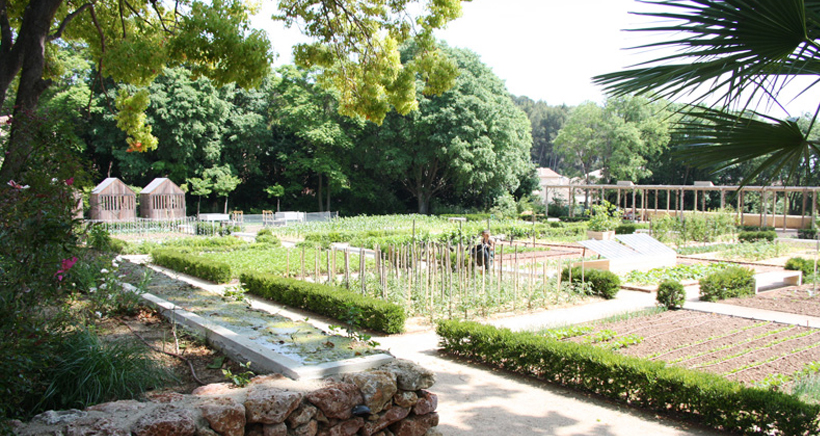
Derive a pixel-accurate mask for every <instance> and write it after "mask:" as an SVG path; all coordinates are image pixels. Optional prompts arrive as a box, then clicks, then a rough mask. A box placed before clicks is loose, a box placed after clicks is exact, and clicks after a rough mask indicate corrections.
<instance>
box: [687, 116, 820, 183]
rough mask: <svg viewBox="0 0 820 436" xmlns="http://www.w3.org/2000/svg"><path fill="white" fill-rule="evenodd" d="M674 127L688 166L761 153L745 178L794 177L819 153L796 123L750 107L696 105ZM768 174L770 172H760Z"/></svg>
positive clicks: (718, 164)
mask: <svg viewBox="0 0 820 436" xmlns="http://www.w3.org/2000/svg"><path fill="white" fill-rule="evenodd" d="M686 115H687V116H686V117H685V118H684V120H683V121H682V122H680V123H679V124H678V126H677V127H676V128H675V129H674V135H673V137H675V138H676V139H675V143H676V144H675V145H677V146H678V147H679V148H678V151H677V152H676V156H677V157H679V158H681V159H682V160H683V161H684V162H686V163H688V164H689V165H692V166H695V167H699V168H711V169H713V170H714V171H719V170H722V169H726V168H728V167H730V166H733V165H737V164H740V163H744V162H750V161H754V160H756V159H760V158H763V160H762V162H761V163H760V164H758V165H757V167H756V168H755V169H754V170H753V171H752V173H751V174H749V175H748V176H747V177H746V183H748V182H750V181H752V180H755V179H756V178H759V177H761V176H763V174H764V172H766V173H768V175H769V177H774V176H779V175H781V174H783V173H785V174H786V176H788V177H791V176H793V175H795V174H796V172H797V171H798V170H799V169H800V167H801V165H802V164H803V163H804V162H806V159H807V158H808V157H809V155H810V154H817V155H820V148H818V146H819V145H820V144H818V143H817V142H816V141H809V140H808V138H807V135H806V134H805V133H804V132H803V131H802V130H801V129H800V127H799V126H798V125H797V122H795V121H791V120H786V121H783V120H778V119H776V118H773V117H770V116H767V115H763V114H759V113H755V112H748V113H747V114H744V115H739V114H737V113H731V112H726V111H722V110H718V109H712V108H704V107H694V108H691V109H690V110H689V111H688V112H687V113H686ZM762 178H764V179H766V178H767V177H762Z"/></svg>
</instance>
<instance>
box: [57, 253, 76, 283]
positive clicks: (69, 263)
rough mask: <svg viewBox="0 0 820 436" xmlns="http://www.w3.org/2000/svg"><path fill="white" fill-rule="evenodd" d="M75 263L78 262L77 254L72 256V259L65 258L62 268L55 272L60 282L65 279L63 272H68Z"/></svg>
mask: <svg viewBox="0 0 820 436" xmlns="http://www.w3.org/2000/svg"><path fill="white" fill-rule="evenodd" d="M75 263H77V256H71V258H70V259H63V261H62V263H61V265H60V269H58V270H57V272H56V273H54V275H55V276H56V277H57V281H58V282H61V281H63V273H67V272H68V270H70V269H71V267H73V266H74V264H75Z"/></svg>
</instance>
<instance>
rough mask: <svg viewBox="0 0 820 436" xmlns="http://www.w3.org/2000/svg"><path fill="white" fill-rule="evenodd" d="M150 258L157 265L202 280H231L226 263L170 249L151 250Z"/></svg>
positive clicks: (220, 281) (229, 268)
mask: <svg viewBox="0 0 820 436" xmlns="http://www.w3.org/2000/svg"><path fill="white" fill-rule="evenodd" d="M151 258H152V259H153V262H154V263H155V264H157V265H160V266H164V267H166V268H170V269H172V270H174V271H179V272H181V273H185V274H189V275H192V276H194V277H199V278H201V279H203V280H208V281H211V282H214V283H228V282H230V281H231V275H232V274H231V266H230V265H228V264H227V263H222V262H217V261H214V260H210V259H205V258H204V257H199V256H196V255H194V254H190V253H183V252H181V251H178V250H171V249H160V250H154V251H153V252H151Z"/></svg>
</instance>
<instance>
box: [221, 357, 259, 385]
mask: <svg viewBox="0 0 820 436" xmlns="http://www.w3.org/2000/svg"><path fill="white" fill-rule="evenodd" d="M239 366H240V367H241V368H242V369H244V370H245V371H242V372H240V373H237V374H234V373H233V371H231V369H230V368H223V369H222V374H223V375H224V376H225V378H226V379H228V380H229V381H230V382H231V383H233V384H234V385H236V386H238V387H240V388H244V387H245V386H247V385H248V383H250V382H251V379H252V378H253V376H254V375H256V374H254V373H253V371H251V370H250V368H251V362H248V363H240V364H239Z"/></svg>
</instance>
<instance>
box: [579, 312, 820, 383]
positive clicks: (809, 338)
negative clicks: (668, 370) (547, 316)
mask: <svg viewBox="0 0 820 436" xmlns="http://www.w3.org/2000/svg"><path fill="white" fill-rule="evenodd" d="M604 329H607V330H612V331H615V332H616V337H615V338H614V339H612V340H610V341H607V342H604V343H603V344H613V343H614V342H615V341H617V340H618V339H619V338H623V337H625V336H628V335H635V336H638V337H640V338H642V341H641V342H640V343H638V344H635V345H629V346H627V347H625V348H622V349H621V350H620V352H621V353H623V354H626V355H631V356H636V357H643V358H648V359H650V360H662V361H665V362H667V363H669V364H671V365H676V366H681V367H685V368H690V369H696V370H699V371H706V372H712V373H715V374H719V375H723V376H725V377H726V378H728V379H730V380H735V381H739V382H742V383H745V384H754V383H756V382H761V381H763V380H764V379H766V377H768V376H770V375H773V374H784V375H790V374H793V373H795V372H797V371H800V370H801V369H803V367H804V365H805V364H806V363H809V362H814V361H820V342H819V341H818V339H820V330H815V329H810V328H807V327H800V326H792V325H787V324H779V323H774V322H761V321H755V320H749V319H745V318H737V317H731V316H726V315H718V314H711V313H702V312H693V311H686V310H679V311H669V312H664V313H660V314H657V315H651V316H646V317H638V318H632V319H629V320H625V321H617V322H613V323H606V324H595V325H594V329H593V331H592V332H590V333H587V334H586V335H585V336H582V337H575V338H571V339H568V340H573V341H583V340H584V338H585V337H591V335H593V334H594V333H596V332H599V331H601V330H604Z"/></svg>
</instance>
